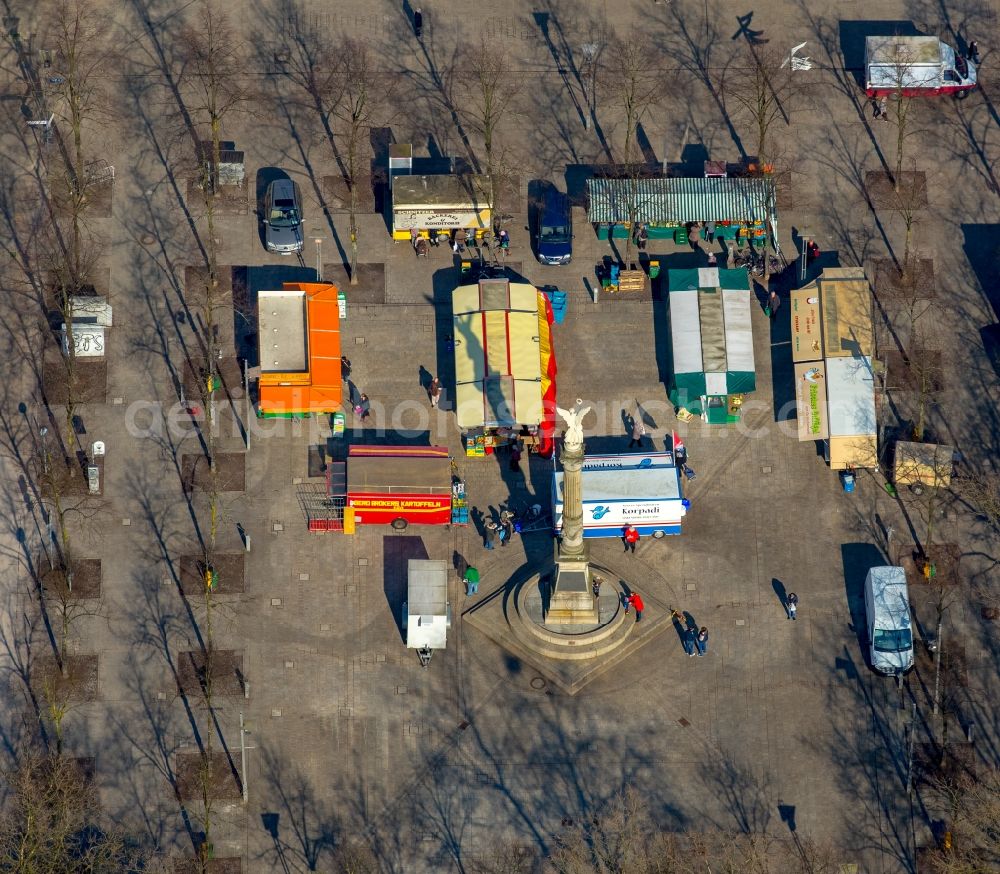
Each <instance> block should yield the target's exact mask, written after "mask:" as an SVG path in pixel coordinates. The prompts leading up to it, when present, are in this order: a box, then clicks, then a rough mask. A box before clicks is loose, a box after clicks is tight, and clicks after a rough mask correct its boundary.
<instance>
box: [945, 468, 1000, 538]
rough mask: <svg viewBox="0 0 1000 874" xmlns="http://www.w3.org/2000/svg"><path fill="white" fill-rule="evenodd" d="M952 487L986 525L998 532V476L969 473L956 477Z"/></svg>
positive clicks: (999, 497)
mask: <svg viewBox="0 0 1000 874" xmlns="http://www.w3.org/2000/svg"><path fill="white" fill-rule="evenodd" d="M954 485H955V486H956V487H957V491H958V493H959V494H960V495H961V496H962V497H963V498H964V499H965V500H966V501H968V503H969V505H970V506H971V507H972V509H973V510H975V512H976V513H978V514H979V516H980V517H981V518H982V519H983V520H984V521H985V522H986V524H987V525H989V526H990V528H992V529H993V530H994V531H996V532H1000V475H998V474H996V473H993V472H992V471H990V472H983V471H970V472H966V473H963V474H962V475H961V476H959V477H957V479H956V480H955V481H954Z"/></svg>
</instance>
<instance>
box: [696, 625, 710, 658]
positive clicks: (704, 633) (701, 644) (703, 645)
mask: <svg viewBox="0 0 1000 874" xmlns="http://www.w3.org/2000/svg"><path fill="white" fill-rule="evenodd" d="M694 644H695V646H697V647H698V655H700V656H703V655H705V653H706V652H707V651H708V629H707V628H706V627H705V626H704V625H702V626H701V628H700V629H699V631H698V634H697V636H696V637H695V639H694Z"/></svg>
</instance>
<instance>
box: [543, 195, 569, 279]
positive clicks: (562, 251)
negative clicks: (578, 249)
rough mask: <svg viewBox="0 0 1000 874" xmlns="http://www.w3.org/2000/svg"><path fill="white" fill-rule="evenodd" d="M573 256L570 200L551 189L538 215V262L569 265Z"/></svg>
mask: <svg viewBox="0 0 1000 874" xmlns="http://www.w3.org/2000/svg"><path fill="white" fill-rule="evenodd" d="M572 254H573V226H572V219H571V218H570V203H569V198H568V197H567V196H566V195H565V194H563V193H562V192H560V191H556V190H555V189H554V188H550V189H549V190H548V191H546V192H545V198H544V200H543V201H542V208H541V210H540V211H539V213H538V260H539V261H540V262H541V263H542V264H569V262H570V258H571V257H572Z"/></svg>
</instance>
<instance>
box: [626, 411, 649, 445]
mask: <svg viewBox="0 0 1000 874" xmlns="http://www.w3.org/2000/svg"><path fill="white" fill-rule="evenodd" d="M645 436H646V426H645V425H644V424H643V421H642V416H641V415H638V414H637V415H635V416H633V417H632V439H631V440H629V442H628V448H629V449H631V448H632V447H633V446H640V447H641V446H642V438H643V437H645Z"/></svg>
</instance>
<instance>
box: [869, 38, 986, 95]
mask: <svg viewBox="0 0 1000 874" xmlns="http://www.w3.org/2000/svg"><path fill="white" fill-rule="evenodd" d="M975 87H976V65H975V63H973V61H971V60H970V59H969V58H963V57H962V56H961V55H960V54H958V52H956V51H955V50H954V49H953V48H952V47H951V46H949V45H947V44H946V43H943V42H941V40H939V39H938V38H937V37H936V36H869V37H867V38H866V39H865V93H866V94H867V95H868V96H869V97H892V96H893V95H896V94H900V93H902V95H903V96H904V97H919V96H923V95H936V94H954V95H955V96H956V97H965V96H966V95H967V94H968V93H969V92H970V91H971V90H972V89H973V88H975Z"/></svg>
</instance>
